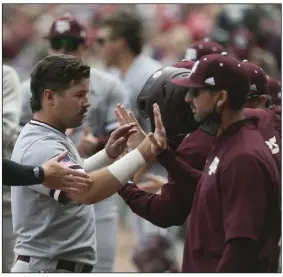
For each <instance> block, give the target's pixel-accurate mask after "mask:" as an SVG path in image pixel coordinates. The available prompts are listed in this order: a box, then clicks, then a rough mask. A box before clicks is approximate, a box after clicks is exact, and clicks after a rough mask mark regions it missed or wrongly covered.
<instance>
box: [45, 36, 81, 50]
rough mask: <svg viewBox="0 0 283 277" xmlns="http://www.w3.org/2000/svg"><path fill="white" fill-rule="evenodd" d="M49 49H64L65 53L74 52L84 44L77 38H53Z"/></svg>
mask: <svg viewBox="0 0 283 277" xmlns="http://www.w3.org/2000/svg"><path fill="white" fill-rule="evenodd" d="M50 43H51V47H52V49H54V50H61V49H64V50H65V51H67V52H75V51H77V50H78V49H79V47H80V45H82V44H83V43H84V41H83V40H80V39H77V38H71V37H70V38H53V39H51V40H50Z"/></svg>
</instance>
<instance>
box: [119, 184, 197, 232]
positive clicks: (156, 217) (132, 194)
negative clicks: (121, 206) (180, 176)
mask: <svg viewBox="0 0 283 277" xmlns="http://www.w3.org/2000/svg"><path fill="white" fill-rule="evenodd" d="M119 194H120V196H121V197H122V198H123V200H124V201H125V202H126V204H127V205H128V206H129V207H130V209H131V210H132V211H133V212H134V213H135V214H137V215H139V216H140V217H142V218H144V219H146V220H148V221H150V222H151V223H153V224H154V225H157V226H159V227H163V228H168V227H171V226H180V225H183V224H184V222H185V220H186V219H187V217H188V215H189V212H190V209H191V203H192V201H190V199H192V197H190V194H191V192H190V190H189V186H185V187H184V189H180V187H178V186H176V184H174V183H166V184H164V185H163V187H162V189H161V194H160V195H157V194H154V193H148V192H145V191H143V190H140V189H139V188H138V187H137V186H136V185H135V184H133V183H130V182H129V183H128V184H126V185H125V186H123V188H122V189H121V190H120V191H119Z"/></svg>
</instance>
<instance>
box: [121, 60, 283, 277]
mask: <svg viewBox="0 0 283 277" xmlns="http://www.w3.org/2000/svg"><path fill="white" fill-rule="evenodd" d="M208 57H210V56H206V57H204V59H205V58H208ZM220 59H223V58H219V63H217V64H218V65H219V64H221V63H222V64H223V65H225V64H226V63H229V62H230V61H228V60H226V61H225V58H224V59H223V60H221V61H220ZM228 59H230V58H228ZM204 62H206V60H205V61H204ZM208 62H209V60H208ZM217 62H218V61H217ZM211 63H212V64H213V61H212V62H211ZM231 63H234V70H237V69H236V68H237V67H239V66H238V64H240V63H239V62H237V61H235V60H233V59H232V60H231ZM214 64H215V63H214ZM220 67H221V66H220ZM208 68H209V66H208ZM227 68H231V65H230V66H229V67H225V69H226V70H227ZM239 68H240V69H238V70H239V71H240V70H241V66H240V67H239ZM201 69H202V70H203V71H204V70H206V69H207V68H206V67H205V66H203V67H201ZM215 70H216V69H215ZM203 71H197V69H196V73H195V74H197V75H196V76H197V77H198V78H199V79H197V78H196V79H194V81H195V82H200V81H201V79H200V78H201V76H204V75H202V74H201V72H203ZM213 71H214V70H213ZM219 71H220V70H219ZM222 72H223V71H222ZM210 74H211V75H214V74H213V73H212V72H211V73H210ZM223 74H224V73H223ZM246 75H247V74H246V73H245V72H244V71H242V74H241V75H240V76H242V77H241V78H242V80H245V83H246V88H245V90H246V94H248V92H249V89H248V84H249V82H248V79H247V76H246ZM206 76H207V75H206ZM215 76H217V73H215V75H214V78H215V82H217V81H216V77H215ZM232 76H233V77H232ZM227 77H228V76H227ZM235 77H236V76H235V75H233V74H232V75H231V77H230V78H227V79H226V78H224V79H223V80H225V79H226V80H230V82H233V81H235ZM188 79H189V78H181V79H180V80H178V82H184V81H185V80H188ZM207 79H208V78H207ZM221 79H222V78H221ZM219 82H220V83H221V81H219ZM223 84H224V83H223ZM239 84H241V83H239ZM241 85H243V83H242V84H241ZM208 87H209V85H208ZM239 89H240V88H239ZM239 91H240V90H239ZM243 96H244V95H243ZM194 97H196V98H198V96H197V95H195V96H194ZM238 97H240V94H239V95H238ZM200 103H201V102H200ZM203 108H204V106H203ZM200 111H201V110H200ZM154 113H155V115H156V114H158V110H155V112H154ZM159 116H160V115H159ZM159 121H160V120H156V124H155V125H156V128H161V127H162V125H161V124H160V122H159ZM248 121H249V120H248ZM234 130H236V128H235V129H234ZM162 132H163V137H164V138H165V133H164V129H163V128H161V129H160V132H159V133H160V134H161V133H162ZM196 132H197V131H196ZM196 132H193V133H192V134H191V135H189V136H187V137H186V138H185V139H184V141H183V143H182V144H181V145H180V146H179V149H180V150H179V151H178V152H176V154H174V153H172V151H170V150H167V151H165V152H164V153H163V154H162V155H161V156H159V160H160V161H161V163H162V164H163V165H164V166H165V167H166V168H167V169H168V171H169V172H170V173H171V176H172V178H173V180H174V181H175V182H176V183H175V182H173V181H172V182H169V183H167V184H165V185H163V187H162V191H161V195H153V194H149V193H146V192H142V191H140V190H139V189H137V188H136V187H135V186H133V185H132V184H131V185H127V186H124V187H123V189H122V190H121V191H120V195H121V196H122V197H123V198H124V200H125V201H126V203H127V204H128V205H130V207H131V209H132V210H133V212H135V213H137V214H139V215H140V216H143V217H144V218H147V219H148V220H150V221H151V222H153V223H154V224H157V225H159V226H163V227H168V226H171V224H174V225H179V224H183V222H184V221H185V220H186V218H187V216H188V214H189V213H190V211H191V205H192V203H194V204H193V208H194V205H195V204H196V203H197V200H196V199H194V202H192V198H193V195H194V194H195V192H196V190H195V186H196V185H197V182H198V179H199V176H198V173H197V171H195V170H192V168H191V167H190V162H192V160H191V161H190V152H189V151H190V150H192V149H194V148H196V146H197V145H198V144H199V143H200V142H201V141H202V139H201V137H199V136H195V134H196ZM224 132H225V131H224ZM203 134H205V133H203ZM258 135H259V136H258ZM194 136H195V139H193V140H192V141H191V142H192V144H191V147H189V148H188V151H187V152H185V151H184V150H185V149H186V148H185V146H186V143H185V142H186V141H188V142H189V140H190V138H193V137H194ZM257 136H258V137H257V139H253V140H251V142H250V143H252V144H254V143H255V142H257V143H258V141H262V142H261V144H262V146H261V149H262V151H263V152H264V153H265V155H266V159H267V160H268V163H270V165H271V166H270V167H269V170H271V171H272V174H269V177H270V178H271V179H272V178H274V176H277V177H278V176H279V175H278V172H277V171H276V166H275V163H274V159H272V156H270V152H266V149H268V148H267V147H266V145H265V143H264V141H263V140H262V134H257ZM160 137H161V136H160ZM209 137H210V138H211V140H210V141H207V143H209V145H211V143H215V141H214V139H213V137H212V136H207V135H206V136H203V138H209ZM221 137H222V136H221V135H220V136H219V138H221ZM227 138H228V136H227ZM249 139H250V138H249ZM223 141H224V140H223ZM161 142H162V143H164V140H162V141H161V140H159V143H161ZM207 143H204V145H207ZM155 145H156V146H157V147H158V144H156V142H155ZM232 145H233V147H234V144H231V147H232ZM159 148H160V146H159ZM221 149H222V148H221ZM204 152H205V151H204ZM204 152H202V153H203V154H205V153H204ZM259 153H260V152H259ZM206 157H207V156H206ZM187 159H188V161H189V162H187ZM266 159H264V160H263V161H264V162H265V160H266ZM212 160H213V159H212ZM204 162H205V160H204ZM204 162H203V164H204ZM251 165H252V163H249V165H247V168H248V170H251ZM206 167H208V165H207V163H206ZM190 168H191V169H190ZM189 169H190V170H189ZM208 169H209V170H208V172H210V171H217V172H219V171H220V170H221V163H219V162H217V160H216V161H215V162H212V164H211V165H209V168H208ZM204 170H205V169H204ZM259 173H260V174H262V171H260V172H259ZM213 174H215V173H213V172H211V174H210V175H212V176H213ZM208 175H209V174H208ZM210 175H209V176H210ZM228 177H229V176H228ZM243 177H244V176H243ZM277 177H276V178H277ZM229 178H231V176H230V177H229ZM264 178H265V177H263V180H264ZM278 179H279V178H277V180H274V181H275V183H274V184H275V187H274V190H275V195H271V194H269V193H268V194H267V195H268V198H267V199H266V200H267V201H268V202H267V203H268V204H267V205H268V207H269V208H270V203H272V202H273V201H274V202H275V203H277V204H278V184H279V180H278ZM185 180H186V181H185ZM203 180H205V179H203ZM253 182H254V179H252V180H251V182H250V183H253ZM227 183H229V184H230V183H231V181H227ZM267 183H268V182H267ZM198 186H199V185H198ZM269 188H270V187H269ZM198 191H199V190H198V189H197V192H196V193H197V195H199V194H198ZM267 191H268V192H270V190H269V189H267ZM210 194H211V195H212V191H211V193H210ZM216 195H217V194H216ZM224 195H225V194H224ZM252 195H254V193H252ZM252 195H251V196H252ZM276 195H277V196H276ZM188 196H191V197H192V198H190V197H188ZM262 196H263V198H264V199H265V197H266V194H265V193H264V194H262ZM194 198H196V196H195V197H194ZM243 199H244V198H243ZM207 200H208V199H207ZM247 200H248V202H249V203H250V201H252V197H251V198H248V199H247ZM266 200H265V201H266ZM211 203H212V202H211ZM213 203H215V202H213ZM261 203H263V202H261ZM207 204H208V202H207ZM235 204H236V203H235ZM196 205H197V204H196ZM241 205H243V203H241ZM202 207H205V205H202ZM271 207H272V209H271V210H269V208H268V212H270V213H271V215H270V216H269V218H273V220H274V221H272V222H268V221H265V222H264V226H265V227H264V228H265V229H266V230H265V231H263V237H264V238H263V239H262V238H260V242H258V243H259V246H260V247H261V249H262V247H263V245H264V244H265V243H266V236H270V237H273V238H274V241H273V243H272V242H271V243H270V246H269V247H270V249H271V250H270V251H271V252H269V253H268V252H265V251H266V250H262V251H261V254H263V253H264V254H263V256H265V257H267V258H266V259H267V261H268V263H267V262H265V263H263V262H262V258H259V261H257V262H256V263H255V264H256V266H254V268H253V269H252V266H251V264H248V263H247V264H245V263H246V261H245V260H244V259H247V260H248V262H249V261H250V262H252V261H251V259H250V258H251V257H249V256H245V258H244V259H243V260H242V261H241V259H240V260H238V264H237V263H235V264H237V266H235V267H234V266H233V261H232V262H231V263H230V265H229V261H228V260H229V258H230V259H231V260H233V257H232V256H229V255H228V256H226V255H223V256H221V254H220V252H219V259H220V258H221V257H222V260H221V261H220V260H219V259H218V261H219V264H218V266H217V264H215V268H212V267H210V266H212V263H210V266H209V265H208V264H207V265H208V267H206V261H205V260H203V264H202V266H201V267H199V268H197V267H196V266H197V261H195V262H194V263H190V260H194V259H195V258H194V257H196V258H197V256H195V255H198V252H196V253H195V255H191V254H189V253H192V252H190V251H191V250H192V248H191V245H192V243H194V242H195V241H197V240H198V239H197V238H196V237H194V238H193V237H192V236H193V234H197V233H199V232H194V231H193V229H195V225H194V224H195V221H193V218H194V217H193V216H192V215H191V222H192V223H191V224H190V226H189V230H188V234H190V238H188V239H187V240H186V245H185V253H184V261H183V271H186V272H187V271H188V272H191V271H197V272H199V271H200V272H203V271H207V272H214V271H217V272H218V271H219V272H221V271H224V272H236V271H237V270H238V271H242V270H243V272H246V271H249V270H252V271H253V270H254V271H260V272H265V271H266V270H271V271H274V270H276V264H277V261H278V260H277V258H278V255H277V254H278V247H277V241H278V235H279V234H280V225H278V224H277V223H278V222H279V221H280V220H279V218H280V214H279V213H278V208H279V205H278V206H277V205H276V204H275V205H274V207H273V206H272V205H271ZM211 208H212V207H211ZM273 208H274V209H273ZM200 210H201V207H200V209H199V211H200ZM256 212H257V214H256V216H259V215H258V210H257V211H256ZM207 214H209V212H207ZM217 214H219V213H217ZM195 216H197V215H195ZM256 216H255V218H256ZM241 217H242V214H241V215H239V219H240V218H241ZM215 220H216V218H215ZM278 220H279V221H278ZM210 222H211V223H213V222H217V221H213V220H211V221H210ZM233 222H237V223H238V222H240V221H239V220H238V218H237V217H236V218H235V219H234V220H233ZM249 222H250V220H249ZM269 224H272V226H273V227H274V230H273V229H272V230H271V228H270V229H269V228H268V227H267V226H269ZM199 227H200V228H201V225H199ZM244 229H245V227H243V230H244ZM205 230H206V231H207V230H208V229H207V228H206V229H205ZM199 231H200V229H199ZM265 232H266V234H265V235H264V233H265ZM204 234H205V233H204ZM204 234H202V233H200V236H199V238H201V236H202V235H203V236H204V237H207V236H206V235H204ZM211 235H212V234H211ZM204 237H203V238H204ZM262 240H265V242H264V241H262ZM209 241H215V240H213V239H211V237H210V236H209ZM209 241H207V242H208V243H209ZM203 242H204V241H203ZM204 243H205V242H204ZM236 244H237V243H236ZM240 244H241V243H239V244H237V247H238V246H239V248H238V250H239V249H240V248H241V246H240ZM215 246H217V244H215ZM242 246H243V247H244V248H245V246H244V245H242ZM209 247H210V246H209V244H208V245H207V246H206V247H205V248H202V251H207V249H209ZM233 247H234V246H232V248H233ZM195 249H198V248H195ZM242 249H243V248H242ZM233 251H234V250H233ZM233 251H232V252H233ZM236 251H237V250H236ZM240 252H241V251H240ZM240 252H238V253H240ZM250 253H251V252H250ZM224 254H226V253H224ZM225 256H226V257H227V259H225ZM237 256H238V255H237ZM253 257H255V256H254V254H253ZM260 257H261V256H260ZM207 259H209V255H208V256H207ZM231 260H230V261H231ZM223 261H224V263H222V262H223ZM207 262H208V260H207ZM215 262H216V260H215ZM225 262H228V264H226V265H227V267H226V266H225ZM274 262H275V263H274ZM241 263H242V265H241ZM241 267H242V268H241Z"/></svg>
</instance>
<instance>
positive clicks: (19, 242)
mask: <svg viewBox="0 0 283 277" xmlns="http://www.w3.org/2000/svg"><path fill="white" fill-rule="evenodd" d="M66 150H67V151H68V153H69V154H68V157H67V158H65V160H63V161H62V163H63V164H64V165H65V166H69V167H72V168H74V169H78V170H82V168H83V163H82V160H81V158H80V156H79V154H78V152H77V150H76V147H75V146H74V144H73V143H72V141H71V140H70V139H69V138H68V137H66V136H65V135H64V134H63V133H62V132H60V131H58V130H56V129H55V128H53V127H51V126H49V125H48V124H45V123H42V122H39V121H35V120H32V121H30V123H28V124H26V125H25V126H24V128H23V129H22V131H21V133H20V136H19V137H18V140H17V142H16V145H15V148H14V151H13V154H12V160H13V161H15V162H18V163H21V164H24V165H34V166H35V165H39V164H42V163H44V162H45V161H47V160H48V159H50V158H52V157H53V156H55V155H58V154H59V153H61V152H63V151H66ZM11 199H12V215H13V227H14V233H15V235H16V237H17V238H16V246H15V249H14V251H15V253H16V254H18V255H27V256H33V257H38V258H48V259H59V258H60V259H64V260H69V261H73V262H79V263H85V264H90V265H94V264H95V262H96V239H95V213H94V209H93V206H92V205H89V206H88V205H82V204H78V203H75V202H73V201H71V200H69V199H68V198H67V197H66V196H65V195H64V193H63V192H61V191H54V190H50V189H48V188H46V187H44V186H43V185H35V186H30V187H13V188H12V190H11Z"/></svg>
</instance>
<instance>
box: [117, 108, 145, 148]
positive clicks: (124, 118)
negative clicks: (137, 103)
mask: <svg viewBox="0 0 283 277" xmlns="http://www.w3.org/2000/svg"><path fill="white" fill-rule="evenodd" d="M114 112H115V115H116V117H117V119H118V121H119V123H120V126H124V125H126V124H130V123H135V124H136V126H135V129H136V130H137V131H136V133H135V134H133V135H132V136H131V137H130V138H129V140H128V147H129V148H131V149H135V148H136V147H137V146H138V145H139V144H140V143H141V142H142V141H143V140H144V139H145V137H146V133H145V132H144V131H143V129H142V128H141V126H140V124H139V122H138V120H137V119H136V118H135V116H134V115H133V113H132V112H130V111H128V110H126V109H125V108H124V106H122V105H120V104H117V108H116V109H115V110H114Z"/></svg>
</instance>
